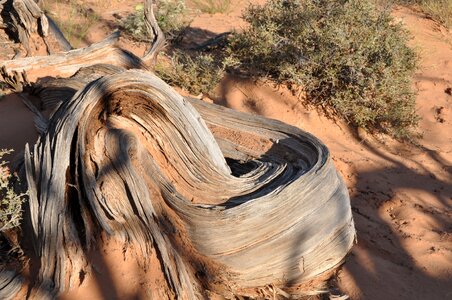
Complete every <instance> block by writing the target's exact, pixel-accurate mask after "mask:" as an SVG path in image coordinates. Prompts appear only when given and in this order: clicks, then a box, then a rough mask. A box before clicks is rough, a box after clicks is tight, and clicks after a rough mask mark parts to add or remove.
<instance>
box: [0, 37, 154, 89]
mask: <svg viewBox="0 0 452 300" xmlns="http://www.w3.org/2000/svg"><path fill="white" fill-rule="evenodd" d="M118 38H119V32H115V33H113V34H111V35H110V36H109V37H108V38H106V39H105V40H103V41H101V42H99V43H95V44H92V45H91V46H89V47H86V48H81V49H75V50H71V51H68V52H63V53H58V54H53V55H48V56H35V57H27V58H20V59H14V60H8V61H3V62H0V66H3V67H4V68H5V70H6V71H8V72H10V73H13V72H14V71H16V72H26V73H27V75H28V77H29V78H30V80H34V79H36V78H39V77H46V76H54V77H56V76H61V77H69V76H72V75H73V74H75V73H76V72H77V71H78V70H79V69H80V68H82V67H86V66H90V65H93V64H110V65H115V66H121V67H124V68H126V69H130V68H145V66H144V64H143V62H142V61H141V60H140V59H139V58H137V57H136V56H135V55H133V54H132V53H130V52H128V51H126V50H123V49H120V48H118V47H116V46H115V43H116V42H117V40H118Z"/></svg>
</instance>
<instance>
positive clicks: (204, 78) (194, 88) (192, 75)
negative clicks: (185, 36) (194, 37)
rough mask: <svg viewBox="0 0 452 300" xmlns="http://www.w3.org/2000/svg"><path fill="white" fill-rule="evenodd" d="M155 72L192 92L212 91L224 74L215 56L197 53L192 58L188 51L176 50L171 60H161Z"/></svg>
mask: <svg viewBox="0 0 452 300" xmlns="http://www.w3.org/2000/svg"><path fill="white" fill-rule="evenodd" d="M155 72H156V73H157V75H158V76H160V78H162V79H163V80H164V81H166V82H167V83H168V84H170V85H175V86H178V87H181V88H183V89H185V90H186V91H188V92H190V93H191V94H194V95H198V94H200V93H205V94H208V93H211V92H212V91H213V89H214V88H215V86H216V85H217V84H218V82H219V81H220V79H221V78H222V77H223V74H224V67H223V66H222V65H218V64H217V63H216V61H215V59H214V57H213V56H211V55H208V54H203V55H197V56H196V57H195V58H191V57H190V56H189V55H188V54H186V53H180V52H176V53H175V54H173V56H172V57H171V58H170V59H169V62H162V61H160V62H159V63H158V64H157V66H156V68H155Z"/></svg>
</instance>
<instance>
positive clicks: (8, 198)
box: [0, 149, 26, 232]
mask: <svg viewBox="0 0 452 300" xmlns="http://www.w3.org/2000/svg"><path fill="white" fill-rule="evenodd" d="M11 152H12V150H5V149H3V150H0V232H3V231H5V230H9V229H12V228H14V227H17V226H19V224H20V220H21V219H22V203H23V202H24V198H25V196H26V194H25V193H18V192H17V191H16V189H15V188H14V183H15V182H17V180H18V179H17V177H16V176H15V175H13V174H10V172H9V170H8V168H7V167H6V162H5V161H3V160H2V158H3V156H4V155H5V154H9V153H11Z"/></svg>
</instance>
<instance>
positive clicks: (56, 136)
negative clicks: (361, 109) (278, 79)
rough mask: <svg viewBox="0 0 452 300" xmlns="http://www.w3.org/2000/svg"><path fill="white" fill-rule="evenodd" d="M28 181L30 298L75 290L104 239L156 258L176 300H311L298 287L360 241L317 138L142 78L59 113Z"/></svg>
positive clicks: (109, 86) (105, 82)
mask: <svg viewBox="0 0 452 300" xmlns="http://www.w3.org/2000/svg"><path fill="white" fill-rule="evenodd" d="M43 90H45V87H42V90H41V92H42V91H43ZM26 173H27V182H28V187H29V193H30V200H29V202H28V210H29V215H30V220H29V221H30V224H32V233H33V243H34V245H35V249H36V255H37V257H39V258H40V260H41V262H40V264H38V265H39V266H40V267H39V270H38V276H37V280H36V291H37V293H38V294H36V297H43V296H49V297H52V296H54V295H55V293H58V292H60V291H63V290H65V289H66V288H68V285H69V286H70V285H71V284H74V283H75V281H76V280H78V274H79V273H80V271H82V270H83V268H86V259H85V257H84V253H86V251H85V250H86V249H88V248H89V247H90V245H91V242H92V241H93V240H94V239H95V238H96V237H97V234H99V230H102V231H105V232H107V233H108V234H110V235H112V236H115V237H116V238H119V239H121V240H123V241H124V243H127V242H134V243H135V244H137V245H139V247H140V250H141V252H142V253H143V255H144V256H146V255H147V254H149V253H150V252H151V251H156V252H157V253H158V257H159V259H160V261H161V263H162V266H164V267H163V272H164V275H165V278H166V281H167V284H168V287H169V288H170V290H171V291H172V293H173V294H174V295H176V296H178V297H180V298H181V299H195V298H200V297H202V296H203V295H205V294H204V292H203V291H205V290H210V291H212V292H214V293H216V294H220V295H225V296H227V297H231V296H232V295H249V296H256V295H257V291H258V290H259V289H260V288H264V287H268V286H271V287H272V289H273V291H275V293H280V294H281V295H286V296H287V295H288V294H293V295H297V294H304V293H309V292H312V290H309V289H306V288H300V287H303V285H304V284H306V283H307V282H309V281H310V280H315V279H316V278H318V277H319V276H322V275H323V274H326V273H328V272H330V271H331V270H334V269H335V268H336V267H337V266H338V265H339V264H340V263H341V262H342V261H343V259H344V257H345V256H346V254H347V253H348V251H349V250H350V248H351V246H352V244H353V241H354V238H355V230H354V226H353V220H352V215H351V209H350V202H349V197H348V193H347V190H346V188H345V186H344V184H343V182H342V180H341V178H340V176H339V175H338V174H337V172H336V170H335V168H334V166H333V164H332V162H331V160H330V158H329V154H328V150H327V149H326V147H325V146H324V145H323V144H322V143H321V142H320V141H318V140H317V139H316V138H315V137H313V136H312V135H310V134H308V133H306V132H304V131H302V130H300V129H297V128H294V127H291V126H288V125H286V124H283V123H281V122H277V121H273V120H269V119H266V118H263V117H258V116H251V115H247V114H241V113H237V112H234V111H232V110H229V109H226V108H222V107H218V106H215V105H212V104H207V103H203V102H201V101H199V100H190V101H188V100H187V99H184V98H182V97H181V96H180V95H179V94H177V93H176V92H175V91H174V90H173V89H172V88H170V87H169V86H168V85H166V84H165V83H164V82H163V81H161V80H160V79H158V78H157V77H155V76H154V75H152V74H150V73H147V72H144V71H126V72H123V73H119V74H115V75H108V76H105V77H103V78H100V79H98V80H96V81H93V82H92V83H89V84H88V85H87V86H86V87H85V88H83V89H82V90H80V91H78V92H77V93H76V94H75V95H74V97H72V98H71V99H70V100H67V101H63V102H62V103H61V105H59V107H58V110H57V111H56V112H55V113H54V115H53V117H52V118H51V120H50V122H49V124H48V127H47V130H46V132H45V134H43V135H42V136H41V138H40V140H39V142H38V143H37V144H36V145H35V146H32V147H31V149H29V148H28V147H27V150H26ZM311 288H312V287H311ZM7 291H10V290H9V289H8V286H6V287H5V292H7Z"/></svg>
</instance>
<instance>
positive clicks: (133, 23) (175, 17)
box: [122, 0, 192, 42]
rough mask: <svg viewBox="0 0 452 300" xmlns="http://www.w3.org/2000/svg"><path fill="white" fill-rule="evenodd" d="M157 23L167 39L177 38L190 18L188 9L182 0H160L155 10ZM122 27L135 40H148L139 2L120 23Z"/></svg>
mask: <svg viewBox="0 0 452 300" xmlns="http://www.w3.org/2000/svg"><path fill="white" fill-rule="evenodd" d="M156 19H157V23H158V24H159V26H160V28H161V29H162V31H163V33H164V34H165V38H166V39H167V40H169V41H175V40H177V39H178V38H179V37H180V35H181V33H182V32H183V31H184V29H185V28H187V27H188V26H189V25H190V23H191V20H192V18H191V17H190V10H189V9H188V8H187V7H186V5H185V1H184V0H161V1H159V3H158V9H157V12H156ZM122 26H123V28H124V29H125V31H126V32H128V33H129V34H130V35H131V36H132V37H133V38H134V39H135V40H137V41H141V42H147V41H149V34H148V32H147V28H146V25H145V23H144V7H143V5H142V4H139V5H137V6H136V7H135V13H133V14H130V15H129V16H127V18H126V19H125V20H124V21H123V23H122Z"/></svg>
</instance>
